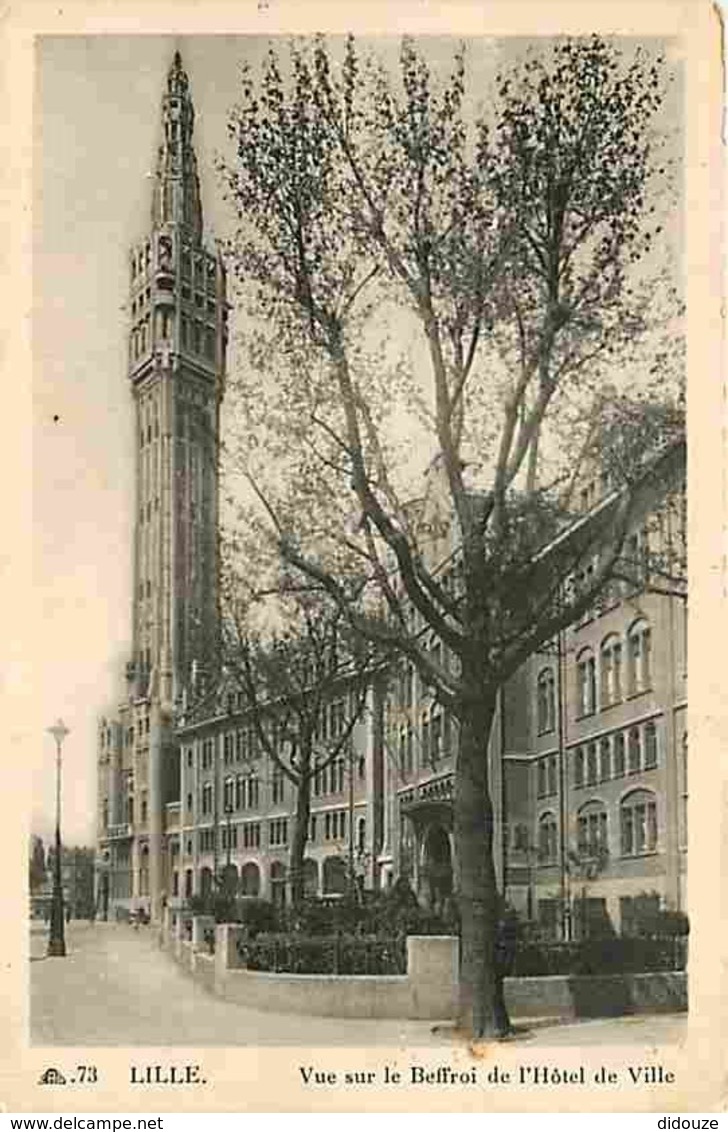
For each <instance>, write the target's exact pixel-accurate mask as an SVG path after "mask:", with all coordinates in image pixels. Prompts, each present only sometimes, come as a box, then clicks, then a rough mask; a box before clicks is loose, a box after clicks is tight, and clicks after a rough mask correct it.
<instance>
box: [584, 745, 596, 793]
mask: <svg viewBox="0 0 728 1132" xmlns="http://www.w3.org/2000/svg"><path fill="white" fill-rule="evenodd" d="M596 782H597V745H596V743H590V744H589V746H588V747H587V756H586V783H587V786H595V785H596Z"/></svg>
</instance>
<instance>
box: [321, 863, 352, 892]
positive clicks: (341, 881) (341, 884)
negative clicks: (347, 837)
mask: <svg viewBox="0 0 728 1132" xmlns="http://www.w3.org/2000/svg"><path fill="white" fill-rule="evenodd" d="M323 881H324V893H327V894H330V893H344V892H346V869H345V867H344V862H343V861H342V859H341V857H326V859H325V860H324V868H323Z"/></svg>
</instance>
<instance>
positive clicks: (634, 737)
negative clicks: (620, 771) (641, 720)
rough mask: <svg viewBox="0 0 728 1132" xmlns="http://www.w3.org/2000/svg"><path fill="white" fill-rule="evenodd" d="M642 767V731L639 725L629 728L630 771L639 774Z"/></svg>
mask: <svg viewBox="0 0 728 1132" xmlns="http://www.w3.org/2000/svg"><path fill="white" fill-rule="evenodd" d="M641 769H642V760H641V748H640V733H639V728H638V727H631V728H630V730H629V773H630V774H639V772H640V770H641Z"/></svg>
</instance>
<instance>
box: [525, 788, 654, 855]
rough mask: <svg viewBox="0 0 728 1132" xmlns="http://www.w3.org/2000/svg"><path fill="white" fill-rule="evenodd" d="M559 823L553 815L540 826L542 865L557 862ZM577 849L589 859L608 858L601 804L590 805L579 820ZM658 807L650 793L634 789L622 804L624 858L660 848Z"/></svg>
mask: <svg viewBox="0 0 728 1132" xmlns="http://www.w3.org/2000/svg"><path fill="white" fill-rule="evenodd" d="M558 828H559V827H558V820H557V818H556V815H555V814H553V813H550V812H549V813H546V814H543V815H542V816H541V818H540V819H539V823H538V856H539V860H540V862H541V863H542V864H554V863H555V862H556V861H557V859H558ZM576 831H577V838H576V850H577V853H578V854H579V856H581V857H584V858H587V859H595V858H599V857H606V856H607V855H608V851H609V833H608V816H607V810H606V808H605V807H604V806H603V805H602V803H601V802H589V803H587V805H585V806H583V807H582V808H581V810H580V811H579V813H578V815H577V819H576ZM657 842H658V829H657V804H656V801H655V796H654V794H653V793H652V792H651V791H649V790H633V791H632V792H631V793H630V794H628V795H626V797H625V798H623V799H622V801H621V802H620V805H619V845H620V854H621V856H623V857H634V856H640V855H641V854H644V853H653V852H654V851H655V850H656V848H657Z"/></svg>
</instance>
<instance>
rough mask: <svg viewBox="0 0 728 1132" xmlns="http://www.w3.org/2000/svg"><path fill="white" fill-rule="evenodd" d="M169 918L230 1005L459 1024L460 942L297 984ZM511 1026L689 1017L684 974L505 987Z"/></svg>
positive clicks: (228, 937) (207, 925) (175, 939)
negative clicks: (250, 966)
mask: <svg viewBox="0 0 728 1132" xmlns="http://www.w3.org/2000/svg"><path fill="white" fill-rule="evenodd" d="M189 919H190V918H189V917H186V918H184V917H182V916H180V915H179V914H176V915H174V916H169V917H168V916H165V920H164V924H163V927H162V931H161V933H160V943H161V946H162V947H164V948H165V949H166V950H168V951H169V952H170V954H172V955H173V956H174V958H175V959H176V960H177V962H178V963H179V964H180V965H181V966H182V967H183V968H184V969H185V970H186V971H188V972H189V973H190V975H191V976H192V977H193V978H194V980H195V981H196V982H198V983H200V984H201V985H202V986H204V987H206V988H207V989H208V990H210V991H211V992H213V993H215V994H217V995H219V996H220V997H222V998H225V999H228V1000H229V1001H231V1002H238V1003H241V1004H242V1005H245V1006H250V1007H253V1008H254V1009H256V1010H266V1011H270V1012H272V1013H282V1014H303V1015H311V1016H312V1017H330V1018H412V1019H421V1020H431V1021H446V1020H448V1019H452V1018H454V1017H455V1011H456V1007H457V984H458V964H459V941H458V940H457V938H456V937H454V936H409V937H408V938H407V973H406V975H293V974H286V973H283V972H273V971H248V970H246V969H245V968H243V967H242V966H241V963H240V956H239V953H238V946H237V945H238V941H239V940H240V939H241V937H242V935H243V928H242V927H241V926H240V925H239V924H218V925H217V926H216V927H215V953H214V955H211V954H210V951H209V948H208V946H207V944H206V942H205V938H206V933H209V931H210V930H211V927H212V926H214V925H213V923H212V920H211V918H210V917H208V916H194V917H192V923H191V924H190V923H189ZM505 995H506V1003H507V1006H508V1010H509V1013H510V1014H511V1017H512V1018H513V1019H515V1020H518V1019H523V1020H528V1019H529V1018H553V1019H554V1020H556V1019H568V1018H598V1017H607V1016H610V1015H621V1014H636V1013H655V1012H659V1011H680V1010H686V1009H687V978H686V975H685V972H684V971H668V972H652V973H647V974H640V975H598V976H597V975H550V976H543V977H533V978H511V979H506V981H505Z"/></svg>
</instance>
